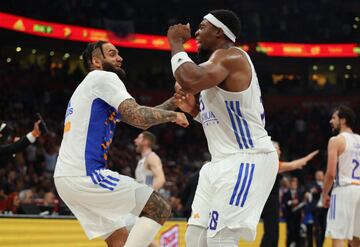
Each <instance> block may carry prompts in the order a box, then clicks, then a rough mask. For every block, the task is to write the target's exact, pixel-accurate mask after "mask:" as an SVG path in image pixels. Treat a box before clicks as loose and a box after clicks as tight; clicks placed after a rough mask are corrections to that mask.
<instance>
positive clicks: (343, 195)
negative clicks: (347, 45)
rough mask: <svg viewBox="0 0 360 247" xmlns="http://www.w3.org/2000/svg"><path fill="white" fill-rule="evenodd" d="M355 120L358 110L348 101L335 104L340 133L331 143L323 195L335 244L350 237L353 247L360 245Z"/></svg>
mask: <svg viewBox="0 0 360 247" xmlns="http://www.w3.org/2000/svg"><path fill="white" fill-rule="evenodd" d="M355 122H356V115H355V113H354V111H353V110H352V109H351V108H349V107H347V106H344V105H340V106H339V107H337V108H335V110H334V112H333V114H332V117H331V120H330V125H331V128H332V131H333V133H335V134H337V135H336V136H334V137H331V138H330V140H329V143H328V161H327V169H326V173H325V180H324V189H323V193H322V198H323V205H324V207H326V208H328V207H329V206H330V208H329V210H328V217H327V226H326V236H331V237H332V242H333V246H334V247H340V246H344V242H345V241H344V240H346V239H347V240H348V241H349V243H350V245H351V246H352V247H355V246H356V247H359V246H360V239H359V238H360V135H358V134H355V133H354V132H353V130H352V129H353V128H354V127H355ZM334 180H335V182H334ZM332 186H333V190H332V192H331V197H330V196H329V192H330V189H331V187H332Z"/></svg>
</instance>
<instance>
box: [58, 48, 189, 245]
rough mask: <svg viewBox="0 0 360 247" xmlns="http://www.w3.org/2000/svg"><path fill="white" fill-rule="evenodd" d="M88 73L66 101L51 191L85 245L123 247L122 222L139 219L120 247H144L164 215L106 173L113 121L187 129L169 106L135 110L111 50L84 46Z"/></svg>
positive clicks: (133, 185) (165, 207) (155, 202)
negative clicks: (74, 221) (77, 224)
mask: <svg viewBox="0 0 360 247" xmlns="http://www.w3.org/2000/svg"><path fill="white" fill-rule="evenodd" d="M83 59H84V65H85V67H86V68H88V70H90V72H89V73H88V74H87V76H86V77H85V78H84V80H83V81H82V82H81V83H80V84H79V86H78V87H77V88H76V90H75V92H74V93H73V95H72V96H71V99H70V101H69V104H68V107H67V110H66V115H65V127H64V136H63V140H62V143H61V147H60V153H59V157H58V161H57V164H56V169H55V174H54V177H55V185H56V188H57V191H58V193H59V195H60V197H61V198H62V200H63V201H64V202H65V203H66V204H67V206H68V207H69V208H70V209H71V211H72V212H73V213H74V215H75V216H76V217H77V219H78V220H79V221H80V224H81V225H82V227H83V229H84V231H85V233H86V235H87V236H88V238H89V239H92V238H95V237H102V238H104V239H105V241H106V243H107V245H108V246H116V247H117V246H124V242H123V241H121V239H126V238H124V235H125V236H126V234H127V230H126V228H125V227H124V226H125V223H124V216H125V215H126V214H128V213H131V214H134V215H136V216H140V218H139V220H138V221H137V222H136V224H135V225H134V227H133V229H132V231H131V233H130V234H129V237H128V238H127V241H126V243H125V246H126V247H133V246H148V244H149V243H150V242H151V240H152V239H153V238H154V236H155V234H156V233H157V231H158V230H159V229H160V227H161V225H162V224H163V223H164V222H165V220H166V219H167V218H168V217H169V215H170V206H169V204H168V203H167V202H166V201H165V199H163V198H162V197H161V196H160V195H159V193H157V192H155V191H153V189H152V188H150V187H149V186H146V185H145V184H139V183H137V182H136V181H135V180H134V179H132V178H130V177H127V176H123V175H120V174H118V173H117V172H113V171H111V170H108V169H106V162H107V152H108V150H109V146H110V144H111V142H112V138H113V134H114V129H115V126H116V123H117V122H118V121H120V120H121V121H123V122H125V123H127V124H130V125H132V126H135V127H138V128H142V129H146V128H149V127H151V126H153V125H156V124H161V123H167V122H175V123H176V124H179V125H181V126H184V127H186V126H187V125H188V122H187V119H186V117H185V116H184V114H183V113H179V112H174V111H172V109H175V108H176V106H175V103H174V102H175V100H173V99H170V100H168V101H166V102H164V103H163V104H162V105H160V106H158V107H155V108H151V107H145V106H141V105H138V104H137V103H136V101H135V100H134V99H133V98H132V97H131V95H130V94H129V93H128V92H127V90H126V88H125V86H124V84H123V82H122V80H121V79H120V78H123V77H124V76H125V71H124V70H123V69H122V67H121V64H122V61H123V59H122V58H121V57H120V55H119V53H118V50H117V49H116V48H115V46H114V45H113V44H111V43H108V42H103V41H98V42H96V43H90V44H89V45H88V46H87V48H86V49H85V51H84V53H83Z"/></svg>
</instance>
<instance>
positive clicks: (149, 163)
mask: <svg viewBox="0 0 360 247" xmlns="http://www.w3.org/2000/svg"><path fill="white" fill-rule="evenodd" d="M134 143H135V146H136V152H137V153H140V154H141V159H140V160H139V161H138V163H137V167H136V169H135V179H136V181H138V182H139V183H142V184H146V185H148V186H150V187H151V188H153V190H155V191H158V190H159V189H161V188H162V187H163V185H164V184H165V174H164V171H163V169H162V164H161V160H160V157H159V156H158V155H157V154H156V153H155V152H153V151H152V147H153V146H155V144H156V137H155V136H154V134H152V133H151V132H149V131H143V132H141V133H140V134H139V135H138V136H137V137H136V138H135V140H134ZM136 220H137V217H136V216H134V215H132V214H128V215H127V216H126V218H125V222H126V226H127V228H128V230H131V229H132V227H133V226H134V224H135V222H136ZM157 246H159V245H158V244H157V243H156V241H152V242H151V244H150V245H149V247H157Z"/></svg>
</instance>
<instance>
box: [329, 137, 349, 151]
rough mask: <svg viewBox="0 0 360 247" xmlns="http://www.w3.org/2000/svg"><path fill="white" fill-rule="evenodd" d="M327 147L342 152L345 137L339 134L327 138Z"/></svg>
mask: <svg viewBox="0 0 360 247" xmlns="http://www.w3.org/2000/svg"><path fill="white" fill-rule="evenodd" d="M328 146H329V148H335V149H337V150H338V151H340V152H342V151H343V150H344V149H345V146H346V140H345V137H344V136H343V135H341V134H339V135H337V136H333V137H331V138H330V139H329V144H328Z"/></svg>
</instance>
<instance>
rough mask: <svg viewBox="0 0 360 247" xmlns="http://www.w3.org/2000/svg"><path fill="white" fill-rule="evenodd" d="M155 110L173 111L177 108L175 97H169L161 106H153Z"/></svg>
mask: <svg viewBox="0 0 360 247" xmlns="http://www.w3.org/2000/svg"><path fill="white" fill-rule="evenodd" d="M155 108H158V109H163V110H168V111H173V110H175V109H176V108H177V105H176V100H175V97H171V98H169V99H167V100H166V101H164V102H163V103H162V104H160V105H157V106H155Z"/></svg>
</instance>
